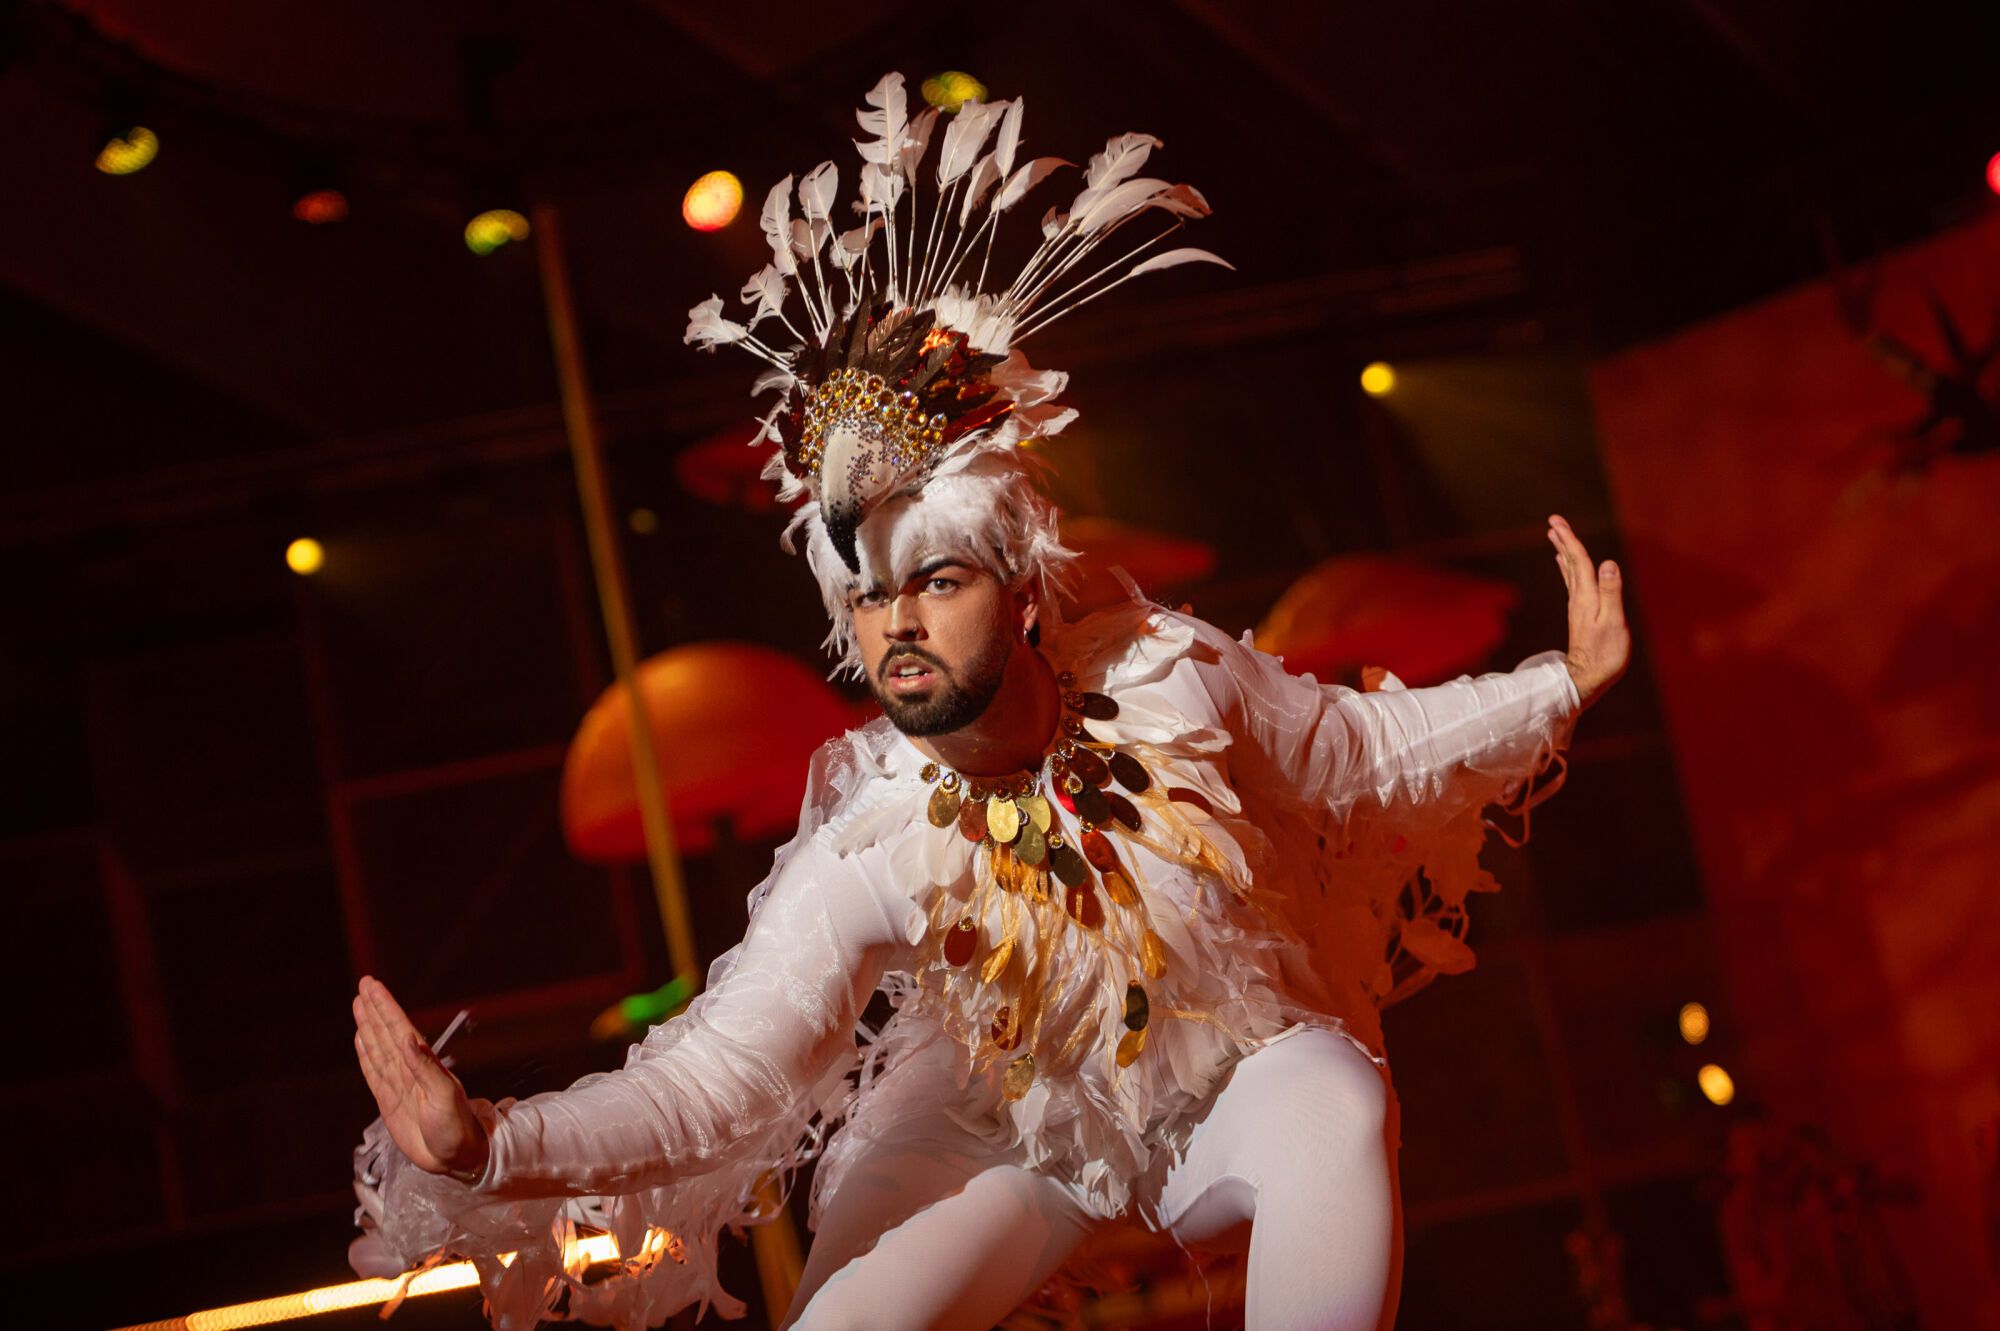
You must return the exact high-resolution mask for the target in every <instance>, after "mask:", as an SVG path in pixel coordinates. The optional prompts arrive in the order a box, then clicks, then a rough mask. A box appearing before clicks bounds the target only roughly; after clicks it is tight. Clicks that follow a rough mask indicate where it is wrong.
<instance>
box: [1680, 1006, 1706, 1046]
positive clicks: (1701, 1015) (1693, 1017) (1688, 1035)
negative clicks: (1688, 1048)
mask: <svg viewBox="0 0 2000 1331" xmlns="http://www.w3.org/2000/svg"><path fill="white" fill-rule="evenodd" d="M1707 1038H1708V1009H1707V1008H1705V1007H1703V1006H1702V1005H1701V1004H1699V1003H1689V1004H1687V1005H1686V1006H1684V1007H1682V1008H1681V1039H1683V1040H1686V1041H1687V1042H1688V1043H1689V1044H1700V1043H1701V1042H1702V1041H1703V1040H1706V1039H1707Z"/></svg>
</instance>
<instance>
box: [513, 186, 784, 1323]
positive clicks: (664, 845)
mask: <svg viewBox="0 0 2000 1331" xmlns="http://www.w3.org/2000/svg"><path fill="white" fill-rule="evenodd" d="M561 225H562V224H561V221H560V220H559V218H558V216H557V213H556V210H555V207H554V206H553V205H551V204H541V205H538V206H537V207H536V208H535V210H534V215H533V219H532V229H533V232H534V238H535V256H536V259H537V261H538V262H539V264H540V267H541V275H542V299H543V302H544V304H545V305H546V306H547V308H548V318H549V341H550V342H551V343H552V344H553V345H554V347H555V355H556V377H557V380H558V382H559V383H560V385H561V389H562V408H563V427H564V429H565V431H566V432H567V433H568V435H569V446H570V455H571V457H572V458H573V459H574V461H575V464H576V488H577V492H578V495H579V497H580V498H581V499H582V501H583V521H584V526H585V530H586V532H587V533H588V535H589V538H590V562H591V567H592V568H593V570H594V571H595V573H596V575H597V596H598V600H599V602H600V603H601V604H602V606H603V609H604V627H605V632H606V634H607V635H608V636H609V638H610V640H611V664H612V668H613V670H614V671H615V672H616V673H617V676H618V685H619V687H620V688H621V689H622V690H623V691H624V694H625V705H626V708H627V710H628V711H629V712H630V714H631V717H632V726H631V732H632V768H633V772H634V774H635V776H636V777H637V780H638V786H639V818H640V825H641V826H642V827H643V828H644V830H645V833H646V860H647V863H648V864H649V865H650V866H651V868H652V872H653V890H654V892H655V893H656V894H657V895H658V898H659V903H660V920H661V922H662V923H663V924H665V926H666V930H667V954H668V956H669V958H670V959H671V962H672V965H673V968H674V973H675V974H676V975H678V976H679V977H681V978H682V979H684V980H686V981H687V983H688V986H689V987H690V989H692V988H695V987H697V986H699V985H700V983H701V975H700V971H699V969H698V967H697V964H696V961H695V947H694V930H693V927H692V925H691V924H690V923H689V920H688V909H687V891H686V888H685V886H684V885H683V884H682V882H681V874H680V859H679V857H678V856H677V855H676V854H675V850H674V828H673V823H672V822H671V821H670V820H669V819H668V817H667V802H666V796H665V794H664V793H663V791H662V789H661V786H660V755H659V753H658V750H657V748H656V746H655V745H654V743H653V728H652V726H651V725H649V724H648V723H647V720H646V701H645V698H644V697H643V696H642V695H641V694H640V692H639V684H638V676H637V674H636V670H637V665H638V662H637V659H636V657H637V653H636V650H635V648H634V635H633V632H632V604H631V591H630V588H629V587H628V585H627V583H626V581H625V566H624V565H623V564H622V563H621V562H620V561H619V558H618V546H617V541H616V539H615V537H614V536H613V535H612V531H613V527H612V521H611V495H610V491H609V489H608V488H607V486H606V485H605V482H604V452H603V444H602V440H601V439H600V437H599V435H598V432H597V412H596V410H595V408H594V406H593V399H592V398H591V394H590V382H589V380H588V378H587V377H586V376H585V374H584V366H583V348H582V345H581V344H580V343H579V341H578V339H577V324H576V302H575V297H574V295H573V294H572V292H571V290H570V284H569V269H568V267H567V265H565V263H564V262H563V251H562V231H561ZM759 1198H760V1200H761V1201H762V1202H764V1203H765V1204H766V1205H775V1206H776V1207H777V1215H776V1217H775V1218H774V1219H772V1220H770V1221H769V1222H767V1223H765V1224H761V1225H758V1226H757V1227H756V1228H754V1229H752V1230H751V1231H750V1236H751V1242H752V1244H753V1246H754V1247H755V1249H756V1255H757V1274H758V1277H759V1280H760V1283H761V1284H762V1285H763V1287H764V1307H765V1309H766V1311H767V1312H768V1313H769V1314H770V1318H771V1322H772V1324H773V1325H776V1324H777V1323H778V1322H779V1321H780V1320H782V1319H783V1317H784V1315H785V1310H786V1309H787V1308H788V1307H789V1306H790V1304H791V1301H792V1295H793V1294H794V1293H795V1292H796V1291H797V1289H798V1285H799V1272H800V1270H801V1269H802V1263H801V1261H800V1256H799V1238H798V1231H797V1230H795V1229H794V1228H793V1227H792V1218H791V1215H790V1213H789V1212H787V1211H785V1210H784V1208H783V1205H782V1203H781V1202H779V1200H778V1196H777V1188H776V1184H775V1181H774V1180H767V1181H766V1182H765V1183H764V1184H763V1185H762V1187H761V1188H760V1189H759Z"/></svg>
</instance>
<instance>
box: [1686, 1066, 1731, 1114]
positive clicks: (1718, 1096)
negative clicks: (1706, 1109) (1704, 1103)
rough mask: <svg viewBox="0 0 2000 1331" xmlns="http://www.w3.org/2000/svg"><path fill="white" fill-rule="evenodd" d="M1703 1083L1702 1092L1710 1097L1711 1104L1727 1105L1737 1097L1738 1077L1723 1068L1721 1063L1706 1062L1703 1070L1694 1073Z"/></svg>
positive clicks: (1697, 1079) (1696, 1078) (1698, 1080)
mask: <svg viewBox="0 0 2000 1331" xmlns="http://www.w3.org/2000/svg"><path fill="white" fill-rule="evenodd" d="M1694 1078H1695V1080H1696V1081H1697V1082H1699V1083H1700V1084H1701V1093H1702V1094H1703V1095H1705V1096H1707V1097H1708V1102H1709V1103H1710V1104H1716V1105H1726V1104H1728V1103H1729V1102H1730V1101H1731V1100H1734V1099H1735V1098H1736V1079H1735V1078H1733V1077H1731V1076H1730V1075H1729V1074H1728V1073H1727V1072H1725V1071H1723V1070H1722V1065H1721V1064H1720V1063H1704V1064H1702V1065H1701V1071H1699V1072H1697V1073H1695V1074H1694Z"/></svg>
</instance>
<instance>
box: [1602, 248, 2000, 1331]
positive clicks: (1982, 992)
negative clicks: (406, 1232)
mask: <svg viewBox="0 0 2000 1331" xmlns="http://www.w3.org/2000/svg"><path fill="white" fill-rule="evenodd" d="M1876 277H1877V279H1878V280H1877V299H1876V301H1875V310H1874V317H1875V319H1876V321H1877V323H1878V325H1879V326H1881V327H1884V328H1886V329H1888V330H1890V331H1892V332H1893V333H1894V334H1895V335H1896V336H1897V337H1899V338H1900V339H1901V340H1903V341H1904V342H1907V343H1909V344H1911V345H1912V346H1914V347H1915V348H1917V349H1919V350H1920V351H1922V352H1923V353H1924V354H1925V355H1926V356H1927V357H1928V358H1929V359H1930V360H1931V361H1932V363H1934V364H1943V363H1945V359H1946V352H1945V346H1944V339H1943V337H1942V335H1941V334H1940V333H1939V331H1938V323H1937V320H1936V318H1935V316H1934V314H1933V312H1932V311H1931V309H1930V307H1929V306H1928V304H1927V303H1926V296H1925V293H1926V291H1927V290H1928V291H1933V292H1935V293H1937V295H1938V296H1939V297H1940V298H1941V299H1942V301H1943V303H1944V304H1945V306H1946V307H1947V308H1948V309H1949V310H1950V311H1951V312H1952V315H1953V317H1954V319H1955V321H1956V322H1957V324H1958V325H1959V327H1960V328H1962V329H1965V330H1967V331H1968V332H1969V333H1970V335H1971V336H1972V337H1973V338H1974V339H1975V340H1984V339H1986V338H1988V337H1990V336H1992V335H1994V333H1995V332H1996V329H1995V323H1994V321H1995V319H1996V318H2000V313H1996V311H2000V218H1994V217H1988V218H1985V219H1983V220H1981V221H1978V222H1976V223H1973V224H1970V225H1966V226H1964V227H1962V228H1960V229H1957V230H1955V231H1952V232H1949V233H1946V234H1943V235H1941V236H1939V237H1937V238H1935V239H1934V240H1931V241H1929V242H1926V243H1924V244H1921V245H1918V246H1914V247H1911V248H1909V249H1907V250H1905V251H1901V252H1898V253H1896V254H1894V255H1891V256H1890V257H1888V258H1887V259H1886V260H1884V261H1883V262H1882V263H1881V264H1880V265H1879V266H1878V269H1877V272H1876ZM1592 393H1593V397H1594V400H1595V403H1596V409H1597V413H1598V421H1599V430H1600V434H1601V436H1602V440H1603V445H1604V452H1605V457H1606V465H1607V467H1608V469H1609V472H1610V476H1611V480H1612V485H1613V490H1614V494H1615V497H1616V502H1617V506H1618V514H1619V520H1620V523H1621V525H1622V527H1623V529H1624V533H1625V538H1626V541H1627V549H1628V563H1629V574H1630V579H1631V583H1632V586H1633V588H1634V590H1635V592H1636V594H1637V597H1638V603H1639V607H1640V610H1641V613H1642V615H1643V620H1644V627H1645V642H1644V644H1643V645H1644V649H1645V650H1647V651H1649V652H1650V653H1651V655H1652V658H1653V661H1654V663H1655V666H1656V668H1657V670H1658V674H1659V679H1660V688H1661V692H1662V695H1663V700H1664V703H1665V705H1666V707H1667V710H1668V721H1669V727H1670V732H1671V734H1672V737H1673V741H1674V744H1675V748H1676V754H1677V757H1678V760H1679V763H1680V767H1681V774H1682V782H1683V785H1684V787H1685V794H1686V802H1687V807H1688V810H1689V814H1690V817H1691V819H1692V822H1693V825H1694V828H1695V835H1696V839H1697V842H1698V847H1699V852H1700V856H1701V864H1702V868H1703V872H1704V878H1705V885H1706V888H1707V891H1708V893H1709V897H1710V902H1711V908H1712V917H1713V919H1714V921H1715V925H1716V928H1717V932H1718V943H1719V946H1720V949H1721V951H1722V953H1723V956H1724V959H1725V965H1726V968H1727V971H1728V974H1729V976H1730V983H1731V987H1732V989H1733V1002H1732V1004H1731V1008H1732V1010H1733V1012H1734V1013H1735V1014H1736V1017H1737V1020H1738V1021H1739V1022H1740V1023H1741V1026H1742V1029H1740V1030H1737V1031H1733V1032H1718V1034H1719V1035H1720V1036H1722V1037H1723V1038H1725V1039H1728V1040H1732V1041H1733V1044H1734V1050H1735V1057H1736V1059H1737V1062H1738V1065H1739V1069H1740V1070H1739V1071H1738V1076H1737V1081H1738V1086H1739V1089H1740V1094H1741V1095H1742V1096H1744V1097H1746V1098H1751V1099H1755V1100H1757V1101H1759V1102H1761V1103H1763V1104H1764V1105H1766V1106H1768V1107H1769V1108H1770V1109H1771V1110H1772V1111H1773V1112H1774V1114H1775V1115H1776V1116H1777V1117H1778V1118H1779V1119H1780V1120H1782V1121H1785V1122H1810V1123H1817V1124H1820V1125H1823V1126H1824V1127H1825V1128H1826V1129H1828V1130H1829V1131H1830V1133H1831V1134H1832V1136H1833V1139H1834V1141H1835V1143H1836V1144H1837V1145H1838V1146H1839V1147H1840V1148H1841V1149H1842V1150H1843V1151H1845V1152H1846V1153H1848V1154H1850V1155H1852V1156H1854V1157H1856V1158H1858V1159H1860V1160H1863V1161H1865V1162H1867V1163H1870V1164H1873V1165H1874V1166H1876V1167H1878V1168H1880V1169H1881V1170H1883V1171H1885V1172H1886V1173H1888V1174H1890V1175H1892V1176H1896V1177H1900V1178H1904V1179H1908V1180H1910V1181H1912V1182H1914V1183H1915V1184H1916V1185H1917V1186H1918V1187H1919V1188H1920V1189H1921V1190H1922V1201H1921V1202H1920V1203H1919V1204H1917V1205H1915V1206H1912V1207H1901V1208H1890V1209H1888V1210H1887V1211H1886V1212H1885V1218H1886V1220H1887V1222H1888V1225H1889V1234H1890V1238H1891V1243H1892V1245H1893V1247H1894V1248H1895V1250H1896V1252H1897V1255H1898V1256H1899V1257H1900V1258H1901V1260H1902V1263H1903V1265H1904V1266H1905V1267H1906V1268H1907V1269H1908V1271H1909V1274H1910V1275H1911V1276H1912V1277H1913V1278H1914V1285H1915V1287H1916V1295H1917V1301H1918V1304H1919V1307H1920V1308H1921V1310H1922V1312H1923V1315H1924V1321H1925V1324H1927V1325H1930V1326H1936V1327H1944V1326H2000V1280H1997V1279H1996V1272H1995V1267H1994V1263H1995V1261H1996V1256H1995V1245H1996V1230H1995V1225H1996V1218H1995V1217H1994V1215H1993V1214H1992V1206H1993V1198H1994V1197H1995V1196H2000V1189H1996V1186H1995V1175H1994V1163H1993V1158H1992V1145H1991V1144H1992V1133H1993V1129H1994V1125H1995V1123H1996V1121H2000V455H1992V454H1989V455H1987V456H1985V457H1971V458H1965V459H1947V460H1945V461H1942V462H1940V463H1938V464H1937V465H1936V466H1934V467H1933V468H1932V469H1930V470H1929V471H1928V472H1927V473H1923V474H1918V475H1906V476H1903V477H1900V478H1897V477H1885V476H1884V474H1883V472H1882V470H1881V469H1880V467H1879V462H1880V446H1881V445H1882V443H1883V442H1884V441H1885V439H1886V438H1887V437H1888V436H1890V435H1892V434H1893V433H1894V432H1895V431H1896V430H1898V429H1899V428H1901V427H1904V426H1907V425H1910V424H1912V423H1914V422H1915V421H1916V420H1918V419H1919V418H1920V417H1921V416H1922V415H1923V414H1924V403H1923V400H1922V399H1921V398H1920V397H1919V395H1918V394H1917V393H1916V392H1915V391H1914V390H1913V389H1911V388H1910V387H1907V386H1906V385H1905V384H1904V383H1902V382H1899V381H1898V379H1897V378H1896V377H1895V376H1894V375H1893V374H1892V373H1891V372H1890V369H1889V368H1888V367H1887V366H1886V365H1885V364H1883V362H1882V361H1881V360H1880V359H1878V358H1877V357H1875V356H1873V355H1871V354H1870V353H1869V351H1868V350H1867V348H1866V347H1865V345H1864V343H1863V342H1862V340H1861V339H1860V338H1859V337H1857V336H1856V335H1855V333H1854V332H1853V331H1852V330H1851V329H1850V327H1849V326H1848V324H1847V323H1846V321H1845V320H1843V318H1842V317H1841V311H1840V306H1839V303H1838V301H1837V299H1836V294H1835V288H1834V285H1833V283H1832V282H1830V281H1827V282H1820V283H1816V284H1813V285H1811V286H1808V287H1805V288H1802V289H1799V290H1795V291H1792V292H1789V293H1787V294H1785V295H1782V296H1779V297H1776V298H1774V299H1771V300H1769V301H1766V302H1764V303H1762V304H1759V305H1756V306H1753V307H1750V308H1747V309H1744V310H1741V311H1738V312H1736V313H1733V314H1731V315H1728V316H1726V317H1724V318H1720V319H1717V320H1715V321H1713V322H1710V323H1707V324H1704V325H1701V326H1699V327H1696V328H1693V329H1691V330H1689V331H1687V332H1685V333H1683V334H1681V335H1679V336H1677V337H1674V338H1673V339H1671V340H1669V341H1666V342H1663V343H1659V344H1657V345H1653V346H1648V347H1644V348H1641V349H1639V350H1635V351H1632V352H1630V353H1628V354H1624V355H1621V356H1618V357H1616V358H1615V359H1611V360H1608V361H1605V362H1602V363H1600V364H1599V365H1598V366H1597V367H1596V368H1595V370H1594V373H1593V377H1592Z"/></svg>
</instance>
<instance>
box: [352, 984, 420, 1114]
mask: <svg viewBox="0 0 2000 1331" xmlns="http://www.w3.org/2000/svg"><path fill="white" fill-rule="evenodd" d="M355 1016H356V1021H355V1027H354V1039H355V1047H356V1048H357V1049H358V1050H359V1051H360V1053H361V1060H362V1067H361V1071H362V1074H363V1075H364V1076H366V1077H367V1078H368V1083H369V1086H370V1087H371V1088H373V1089H375V1090H376V1092H377V1095H376V1098H377V1099H378V1100H379V1099H381V1098H382V1092H384V1091H386V1092H387V1093H388V1094H389V1096H390V1098H389V1099H388V1100H386V1101H384V1104H385V1106H386V1105H391V1104H394V1103H395V1102H396V1101H397V1100H400V1099H401V1098H402V1097H403V1096H404V1095H406V1094H408V1093H409V1089H410V1081H411V1078H410V1075H409V1071H408V1069H406V1068H405V1067H404V1066H403V1062H402V1060H401V1059H399V1058H396V1057H394V1056H393V1054H392V1053H391V1051H390V1047H389V1045H388V1043H387V1041H386V1040H385V1039H384V1033H383V1030H382V1026H381V1022H380V1020H379V1018H378V1017H377V1016H376V1014H375V1012H374V1010H373V1009H372V1008H368V1007H366V1006H365V1005H364V1004H363V1003H362V1002H361V1000H359V999H356V1000H355Z"/></svg>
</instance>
